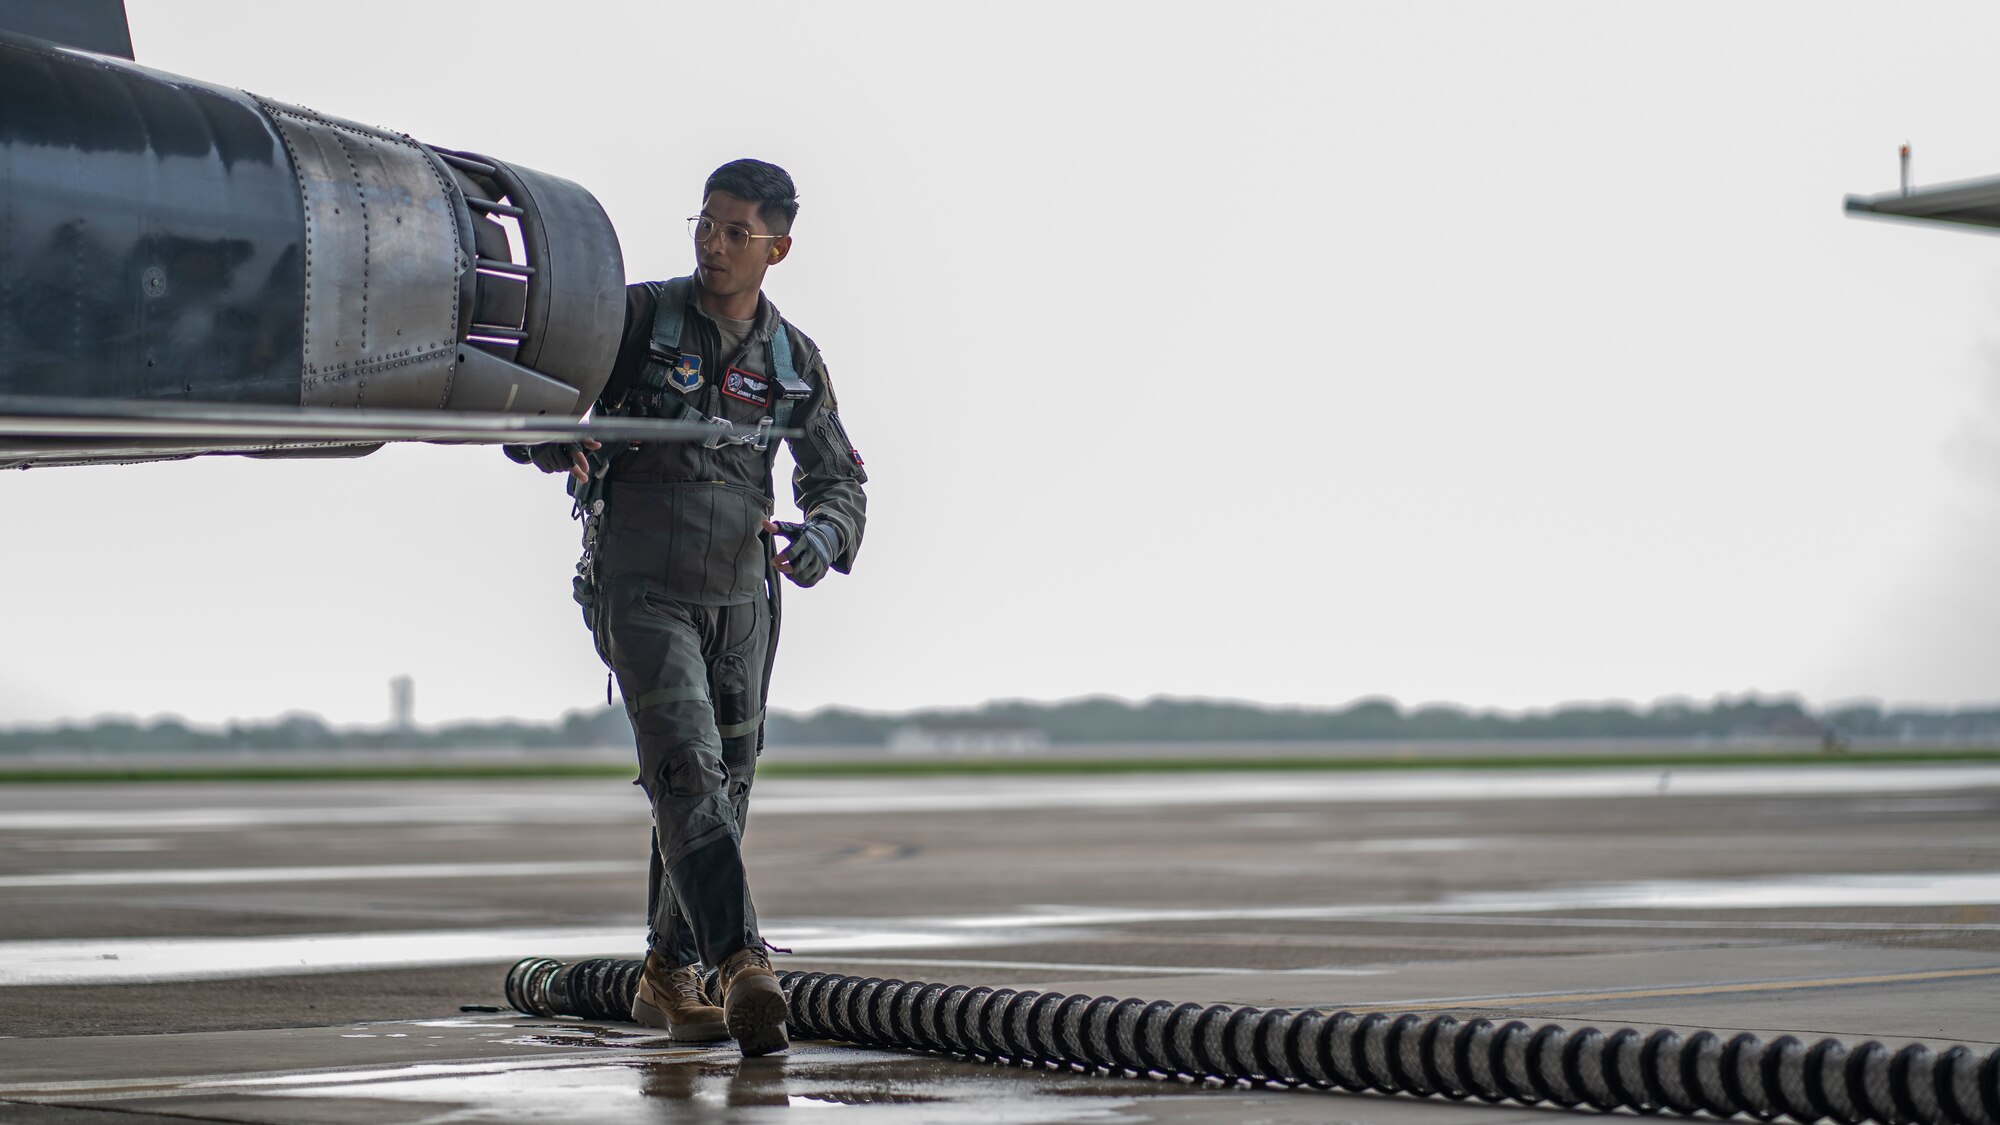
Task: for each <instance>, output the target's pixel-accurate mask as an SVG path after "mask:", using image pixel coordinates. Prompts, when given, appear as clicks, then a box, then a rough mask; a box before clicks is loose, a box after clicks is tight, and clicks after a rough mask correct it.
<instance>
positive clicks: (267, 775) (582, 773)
mask: <svg viewBox="0 0 2000 1125" xmlns="http://www.w3.org/2000/svg"><path fill="white" fill-rule="evenodd" d="M1980 762H2000V748H1981V749H1925V750H1854V751H1848V752H1846V753H1842V754H1820V753H1815V752H1799V751H1793V752H1782V751H1763V752H1756V751H1753V752H1747V753H1744V752H1739V753H1729V752H1723V751H1717V752H1714V753H1709V752H1699V753H1681V754H1643V753H1641V754H1522V755H1514V756H1509V757H1505V758H1501V757H1491V756H1486V755H1461V756H1453V757H1371V758H1328V757H1286V756H1283V755H1255V756H1249V755H1246V756H1244V757H1240V758H1002V759H972V760H949V761H905V760H890V761H873V760H871V761H852V760H850V761H830V762H812V761H796V760H791V761H787V760H784V759H782V758H777V759H775V760H774V759H772V758H767V759H766V760H765V761H764V762H762V763H761V764H760V765H759V766H758V768H757V772H758V774H759V775H760V776H763V777H799V778H839V777H859V778H867V777H966V776H975V777H977V776H1051V775H1070V774H1096V775H1104V774H1132V773H1244V772H1277V771H1296V772H1314V773H1325V772H1363V771H1387V770H1398V771H1406V772H1407V771H1413V770H1496V771H1497V770H1519V769H1611V768H1627V769H1640V768H1654V769H1660V768H1666V769H1671V768H1674V767H1684V766H1797V767H1800V768H1806V769H1810V768H1815V767H1821V766H1855V765H1942V764H1964V763H1980ZM632 772H633V771H632V767H631V766H626V765H613V764H609V763H598V762H591V763H564V762H464V763H457V762H406V763H405V762H398V763H376V762H365V763H355V764H352V765H340V764H326V763H312V764H301V765H297V766H285V765H255V766H188V767H174V766H109V767H104V768H98V769H90V768H82V767H74V766H70V767H60V766H58V767H46V768H43V767H23V768H8V767H4V766H0V784H17V783H35V782H93V781H420V780H428V779H454V778H462V779H469V780H478V779H533V778H549V779H558V778H588V777H615V778H625V779H629V778H630V777H631V776H632Z"/></svg>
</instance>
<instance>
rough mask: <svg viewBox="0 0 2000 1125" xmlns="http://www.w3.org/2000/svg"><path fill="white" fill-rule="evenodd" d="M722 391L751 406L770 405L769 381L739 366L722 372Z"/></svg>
mask: <svg viewBox="0 0 2000 1125" xmlns="http://www.w3.org/2000/svg"><path fill="white" fill-rule="evenodd" d="M722 393H723V394H726V395H728V396H729V397H730V398H733V399H739V400H741V401H743V402H747V403H750V404H751V405H753V406H769V405H771V381H770V380H769V379H766V378H764V377H763V376H761V375H752V374H750V373H749V372H748V371H745V370H743V369H742V368H741V367H732V368H730V369H729V370H728V371H725V372H723V374H722Z"/></svg>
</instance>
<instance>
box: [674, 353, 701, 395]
mask: <svg viewBox="0 0 2000 1125" xmlns="http://www.w3.org/2000/svg"><path fill="white" fill-rule="evenodd" d="M667 382H669V383H671V384H673V388H674V389H675V390H677V391H679V392H681V393H682V394H687V393H688V392H689V391H698V390H700V389H701V357H700V356H698V355H688V354H686V353H683V354H682V355H681V361H680V362H679V363H677V364H675V365H674V369H673V370H672V371H670V372H668V373H667Z"/></svg>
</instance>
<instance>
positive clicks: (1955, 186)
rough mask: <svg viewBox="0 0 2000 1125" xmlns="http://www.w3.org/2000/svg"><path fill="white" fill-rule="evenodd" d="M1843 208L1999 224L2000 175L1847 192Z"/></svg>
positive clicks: (1961, 222)
mask: <svg viewBox="0 0 2000 1125" xmlns="http://www.w3.org/2000/svg"><path fill="white" fill-rule="evenodd" d="M1847 211H1848V213H1849V214H1856V215H1882V216H1885V217H1887V218H1892V219H1919V220H1923V221H1926V222H1934V223H1955V224H1957V225H1959V226H1973V227H1988V228H2000V178H1993V179H1985V180H1960V181H1959V182H1957V183H1951V184H1939V185H1938V186H1936V187H1927V188H1921V189H1918V190H1914V191H1906V192H1905V191H1892V192H1884V193H1883V194H1881V195H1865V196H1864V195H1850V196H1848V197H1847Z"/></svg>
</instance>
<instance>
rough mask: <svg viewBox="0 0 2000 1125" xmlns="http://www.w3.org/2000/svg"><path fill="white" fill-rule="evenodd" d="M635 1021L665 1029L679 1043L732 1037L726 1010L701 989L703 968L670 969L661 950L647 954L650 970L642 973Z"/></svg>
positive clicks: (634, 1000) (635, 996) (635, 999)
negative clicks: (660, 953) (710, 1001)
mask: <svg viewBox="0 0 2000 1125" xmlns="http://www.w3.org/2000/svg"><path fill="white" fill-rule="evenodd" d="M632 1022H633V1023H638V1024H644V1025H646V1026H647V1027H660V1028H665V1029H666V1032H667V1038H669V1039H672V1040H673V1041H674V1042H676V1043H716V1042H720V1041H721V1040H724V1039H727V1038H729V1027H728V1023H727V1021H726V1020H725V1019H723V1015H722V1009H721V1008H718V1007H716V1006H715V1005H713V1004H711V1003H709V1002H708V997H706V996H704V995H702V991H701V969H700V968H699V967H698V966H695V965H682V966H681V967H680V968H678V969H669V968H667V966H666V961H665V960H664V959H662V958H661V957H660V955H659V954H657V953H648V954H646V971H645V972H643V973H640V974H639V991H638V992H636V993H633V995H632Z"/></svg>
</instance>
